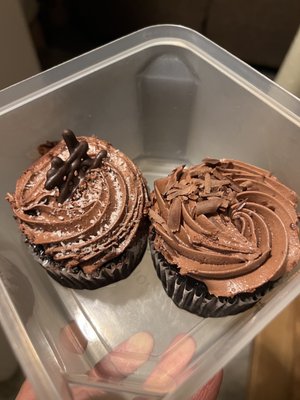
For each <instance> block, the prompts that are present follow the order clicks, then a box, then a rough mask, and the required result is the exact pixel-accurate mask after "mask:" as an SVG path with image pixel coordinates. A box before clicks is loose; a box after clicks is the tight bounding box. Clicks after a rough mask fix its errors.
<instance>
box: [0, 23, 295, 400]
mask: <svg viewBox="0 0 300 400" xmlns="http://www.w3.org/2000/svg"><path fill="white" fill-rule="evenodd" d="M299 116H300V102H299V100H298V99H297V98H295V97H293V96H292V95H291V94H289V93H287V92H286V91H284V90H283V89H281V88H280V87H279V86H277V85H276V84H274V83H273V82H272V81H270V80H268V79H267V78H265V77H264V76H262V75H260V74H259V73H257V72H256V71H254V70H253V69H252V68H250V67H249V66H247V65H246V64H244V63H243V62H241V61H239V60H238V59H237V58H235V57H233V56H232V55H230V54H229V53H227V52H226V51H224V50H223V49H221V48H220V47H218V46H216V45H215V44H213V43H212V42H210V41H209V40H207V39H206V38H204V37H203V36H201V35H200V34H198V33H196V32H194V31H192V30H189V29H186V28H183V27H178V26H169V25H165V26H155V27H150V28H147V29H143V30H141V31H138V32H136V33H133V34H132V35H129V36H127V37H124V38H122V39H120V40H117V41H115V42H113V43H111V44H108V45H106V46H103V47H101V48H99V49H96V50H94V51H92V52H89V53H87V54H85V55H83V56H80V57H78V58H76V59H74V60H71V61H69V62H67V63H65V64H62V65H60V66H58V67H56V68H53V69H51V70H49V71H46V72H44V73H41V74H39V75H37V76H35V77H33V78H31V79H28V80H26V81H24V82H21V83H19V84H17V85H15V86H13V87H11V88H8V89H7V90H4V91H2V92H1V93H0V132H1V147H0V176H1V185H0V191H1V195H0V199H1V200H0V201H1V207H0V213H1V214H0V220H1V239H0V254H1V255H0V257H1V258H0V277H1V281H0V307H1V323H2V325H3V327H4V330H5V332H6V334H7V336H8V338H9V340H10V343H11V345H12V347H13V349H14V351H15V353H16V355H17V357H18V359H19V362H20V364H21V365H22V368H23V369H24V372H25V373H26V375H27V376H28V377H29V379H30V380H31V382H32V384H33V385H34V388H35V390H36V392H37V394H38V396H39V398H42V399H44V400H47V399H49V400H50V399H51V400H55V399H60V398H64V399H70V398H71V390H73V389H74V387H75V386H76V387H77V388H78V387H79V388H83V387H87V388H93V389H95V390H99V389H101V390H102V391H104V392H105V393H106V396H108V394H109V393H111V394H114V396H115V397H113V398H114V399H115V398H118V399H119V398H120V399H134V398H141V397H142V398H147V399H165V400H167V399H172V400H175V399H183V398H188V396H190V395H192V394H193V393H194V392H195V391H196V390H197V389H198V388H199V387H200V386H201V385H203V384H204V383H205V382H207V380H208V379H209V378H210V377H211V376H212V375H213V374H215V373H216V372H217V371H218V370H220V369H221V368H222V367H223V366H224V365H225V364H226V363H227V362H228V361H229V360H230V359H231V358H232V357H234V355H235V354H236V353H237V352H238V351H239V350H241V349H242V347H243V346H245V345H246V344H247V343H248V342H249V341H250V340H251V339H253V338H254V336H255V335H256V334H257V333H258V332H259V331H260V330H261V329H262V328H263V327H264V326H265V325H266V324H267V323H268V322H269V321H271V320H272V319H273V318H274V317H275V316H276V315H277V314H278V313H279V312H280V311H281V310H282V309H283V308H284V307H285V306H286V305H287V304H288V303H289V302H290V301H292V300H293V299H294V298H295V297H296V296H297V295H298V294H299V292H300V275H299V271H298V270H296V271H294V273H292V274H291V275H289V276H287V277H285V278H284V279H282V280H281V281H280V282H279V283H278V284H277V285H276V287H275V288H274V289H273V290H272V291H271V292H270V293H269V294H267V295H266V296H265V297H264V298H263V300H261V301H260V302H259V303H258V304H257V306H255V307H254V308H252V309H250V310H248V311H247V312H244V313H242V314H238V315H236V316H231V317H225V318H220V319H211V318H207V319H203V318H200V317H197V316H195V315H192V314H190V313H188V312H186V311H184V310H180V309H178V308H177V307H176V306H175V305H174V304H173V303H172V301H171V299H169V297H168V296H167V295H166V294H165V292H164V290H163V288H162V286H161V283H160V281H159V279H158V278H157V276H156V274H155V271H154V268H153V266H152V262H151V259H150V255H149V252H148V251H147V253H146V255H145V257H144V259H143V261H142V263H141V264H140V265H139V266H138V267H137V269H136V270H135V271H134V272H133V273H132V275H131V276H130V277H129V278H127V279H126V280H124V281H121V282H118V283H116V284H114V285H111V286H108V287H105V288H102V289H98V290H94V291H87V290H84V291H76V290H70V289H66V288H63V287H62V286H60V285H58V284H57V283H56V282H54V281H53V280H51V279H50V278H49V277H48V275H47V274H46V273H45V272H44V271H43V269H42V268H41V267H40V266H38V265H37V264H36V262H35V261H33V259H32V257H31V255H30V254H29V253H28V251H27V249H26V246H25V245H24V244H23V243H22V239H21V237H20V233H19V231H18V228H17V225H16V223H15V221H14V220H13V218H12V214H11V210H10V207H9V205H8V203H7V202H6V201H5V200H4V196H5V194H6V192H8V191H13V190H14V186H15V182H16V179H17V178H18V177H19V175H20V174H21V172H22V171H23V170H24V169H25V168H26V167H27V166H28V165H30V164H31V162H32V161H33V160H34V159H35V158H36V157H37V151H36V148H37V146H38V145H39V144H41V143H43V142H45V141H46V140H55V139H59V138H60V135H61V132H62V130H63V129H64V128H70V129H73V130H74V131H75V133H77V134H81V135H92V134H96V135H98V136H100V137H102V138H103V139H106V140H109V141H110V142H111V143H113V145H114V146H115V147H118V148H120V149H121V150H122V151H124V152H125V153H127V154H128V155H129V156H130V157H131V158H132V159H134V160H135V162H136V163H137V164H138V165H139V166H140V168H141V169H142V171H143V172H144V174H145V176H146V178H147V179H148V183H149V186H150V187H151V186H152V182H153V179H155V178H157V177H159V176H162V175H165V174H166V173H169V172H170V170H171V169H172V168H173V167H175V166H177V165H178V164H180V163H186V164H188V165H189V164H193V163H197V162H199V161H200V160H201V159H202V158H203V157H205V156H212V157H226V158H237V159H240V160H243V161H245V162H250V163H253V164H256V165H258V166H260V167H263V168H266V169H268V170H271V171H272V172H273V173H274V174H275V175H276V176H278V177H279V178H280V179H281V180H282V181H283V182H285V183H286V184H287V185H288V186H290V187H292V188H293V189H294V190H296V192H298V193H300V179H299V170H300V158H299V153H300V129H299V127H300V118H299ZM68 324H69V325H68ZM66 325H67V326H68V327H69V328H65V327H66ZM72 327H73V328H74V327H75V329H73V339H74V340H75V342H74V340H73V342H72V343H73V345H72V344H70V332H72ZM79 331H80V333H79ZM138 332H144V333H142V334H138V335H137V336H136V334H137V333H138ZM64 335H65V336H64ZM68 335H69V336H68ZM132 335H135V336H133V337H134V338H135V339H134V340H136V342H134V345H133V346H132V345H131V346H130V345H128V342H126V343H127V345H128V346H127V350H126V348H125V345H123V346H121V347H119V348H117V351H115V352H114V353H113V354H114V356H115V357H118V356H119V357H121V358H123V361H122V362H123V364H122V363H121V364H122V365H123V370H122V371H123V372H122V374H123V375H122V378H123V379H115V380H114V379H107V377H105V376H102V378H101V379H99V377H98V378H97V377H93V374H92V373H88V372H87V371H89V370H91V369H92V368H93V367H94V366H95V364H97V363H98V362H99V360H101V359H102V358H103V357H105V355H107V354H108V353H109V352H111V351H112V349H114V348H116V346H118V344H119V343H121V342H123V341H126V340H128V338H130V337H131V336H132ZM177 335H180V336H177ZM174 337H177V340H176V343H175V344H174V343H173V345H172V346H171V347H169V346H170V343H171V342H172V340H173V339H174ZM150 339H151V340H153V348H152V349H151V351H150V350H149V351H148V353H149V354H148V353H147V354H146V356H145V357H144V355H142V356H141V354H140V350H141V348H142V347H143V346H144V345H145V346H150V347H151V343H150V342H151V340H150ZM189 340H190V341H189ZM74 343H75V344H74ZM185 345H186V347H185ZM72 346H73V347H72ZM139 346H140V347H139ZM193 346H194V347H193ZM150 347H149V348H150ZM167 348H169V350H168V353H167V356H166V354H164V352H165V351H166V349H167ZM125 350H126V351H125ZM180 352H181V353H180ZM182 352H183V353H184V354H183V353H182ZM189 352H190V353H189ZM187 354H190V358H191V359H190V361H189V362H188V364H187V365H185V364H184V362H187V361H188V360H187V359H188V358H189V357H188V356H187ZM147 355H148V356H149V357H147ZM143 357H144V358H143ZM166 357H167V360H168V362H169V363H170V362H171V363H173V364H174V369H173V372H172V371H171V372H170V371H169V372H168V373H167V377H166V371H164V364H163V361H162V359H163V360H166ZM184 357H186V359H185V358H184ZM106 360H107V358H106ZM180 362H182V363H183V364H182V365H184V368H183V370H182V371H181V372H179V371H180V365H179V364H180ZM158 364H159V368H160V369H161V376H162V378H161V379H162V381H163V382H164V383H166V382H167V381H168V383H170V385H169V384H168V385H166V386H165V387H163V385H162V386H159V385H158V386H157V387H151V385H150V386H149V379H148V381H147V377H148V376H149V374H151V371H153V369H154V368H155V366H157V365H158ZM132 365H135V366H137V365H139V368H137V369H136V370H135V371H134V372H133V371H132ZM178 365H179V366H178ZM124 366H125V367H124ZM126 366H127V367H128V368H129V370H130V371H131V372H133V373H131V374H127V373H126V368H127V367H126ZM176 366H178V368H177V367H176ZM124 368H125V369H124ZM128 368H127V370H128ZM176 368H177V370H176ZM124 371H125V372H124ZM119 372H120V371H119ZM127 372H128V371H127ZM164 374H165V375H164ZM104 375H105V374H104ZM117 375H118V374H117ZM127 375H128V376H127ZM164 379H165V380H164ZM145 381H146V382H148V384H145ZM105 398H108V397H105Z"/></svg>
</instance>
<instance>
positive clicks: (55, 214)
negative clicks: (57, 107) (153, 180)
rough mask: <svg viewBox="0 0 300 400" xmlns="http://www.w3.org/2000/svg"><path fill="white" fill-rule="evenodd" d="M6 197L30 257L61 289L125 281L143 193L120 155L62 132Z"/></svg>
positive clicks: (132, 262) (139, 248)
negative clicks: (56, 142) (13, 190)
mask: <svg viewBox="0 0 300 400" xmlns="http://www.w3.org/2000/svg"><path fill="white" fill-rule="evenodd" d="M63 139H64V140H62V141H61V142H59V143H58V144H57V145H56V146H55V147H53V148H52V149H51V150H50V151H49V152H47V153H46V154H45V155H44V156H42V157H41V158H40V159H38V160H37V161H36V162H35V163H34V164H33V165H32V166H31V167H30V168H28V169H27V170H26V171H25V172H24V174H23V175H22V176H21V178H20V179H19V180H18V181H17V184H16V191H15V193H14V194H13V195H11V194H8V195H7V199H8V201H9V202H10V204H11V207H12V209H13V212H14V216H15V218H16V220H17V221H18V223H19V227H20V230H21V231H22V233H23V234H24V236H25V240H26V242H27V243H28V245H29V246H30V248H31V249H32V251H33V253H34V255H35V256H36V258H37V259H38V261H39V262H40V263H41V264H42V266H43V267H44V268H45V269H46V271H47V272H48V274H49V275H50V276H51V277H52V278H54V279H56V280H57V281H58V282H59V283H61V284H62V285H64V286H67V287H71V288H76V289H95V288H98V287H101V286H105V285H108V284H110V283H113V282H116V281H118V280H120V279H124V278H126V277H127V276H128V275H129V274H130V273H131V272H132V271H133V270H134V268H135V267H136V266H137V265H138V263H139V262H140V260H141V259H142V256H143V254H144V252H145V249H146V245H147V234H148V217H147V213H148V206H149V200H148V192H147V187H146V183H145V180H144V178H143V176H142V174H141V172H140V171H139V170H138V168H137V167H136V166H135V165H134V163H133V162H132V161H131V160H129V159H128V157H126V156H125V155H124V154H123V153H122V152H120V151H119V150H117V149H115V148H114V147H112V146H111V145H110V144H109V143H107V142H105V141H103V140H100V139H98V138H96V137H78V138H77V139H76V137H75V135H74V134H73V132H72V131H69V130H66V131H64V133H63Z"/></svg>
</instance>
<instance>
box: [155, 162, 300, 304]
mask: <svg viewBox="0 0 300 400" xmlns="http://www.w3.org/2000/svg"><path fill="white" fill-rule="evenodd" d="M151 197H152V207H151V210H150V212H149V215H150V219H151V222H152V225H153V227H154V231H155V234H156V235H155V240H154V247H155V249H156V250H157V251H159V252H160V253H162V255H163V256H164V257H165V259H166V260H167V261H168V262H169V263H170V264H174V265H176V266H178V268H179V271H180V274H182V275H189V276H191V277H193V278H195V279H196V280H199V281H201V282H204V283H205V284H206V286H207V288H208V291H209V292H210V293H211V294H213V295H215V296H225V297H232V296H234V295H236V294H238V293H244V292H247V293H249V292H253V291H255V289H256V288H257V287H259V286H261V285H263V284H264V283H265V282H267V281H273V280H276V279H278V278H279V277H280V276H281V275H282V274H283V273H284V272H285V271H290V270H291V269H292V268H294V267H295V266H296V264H297V263H298V261H299V259H300V245H299V230H298V227H297V222H298V217H297V214H296V211H295V208H296V202H297V196H296V193H295V192H293V191H292V190H290V189H289V188H287V187H286V186H284V185H283V184H282V183H280V182H279V181H278V180H277V179H276V178H275V177H274V176H272V175H271V173H270V172H268V171H266V170H263V169H261V168H258V167H255V166H252V165H250V164H246V163H243V162H240V161H235V160H225V159H223V160H215V159H205V160H203V163H202V164H200V165H196V166H193V167H191V168H187V169H185V168H184V166H179V167H178V168H176V169H175V170H174V171H173V172H172V173H171V174H170V175H169V176H168V177H166V178H162V179H159V180H157V181H155V183H154V191H153V192H152V195H151Z"/></svg>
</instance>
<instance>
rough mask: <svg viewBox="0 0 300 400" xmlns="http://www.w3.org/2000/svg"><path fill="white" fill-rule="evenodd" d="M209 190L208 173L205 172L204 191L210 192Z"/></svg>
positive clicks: (209, 180)
mask: <svg viewBox="0 0 300 400" xmlns="http://www.w3.org/2000/svg"><path fill="white" fill-rule="evenodd" d="M210 191H211V179H210V173H209V172H206V173H205V175H204V193H210Z"/></svg>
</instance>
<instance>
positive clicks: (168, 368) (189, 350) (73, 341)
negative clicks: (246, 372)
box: [16, 321, 222, 400]
mask: <svg viewBox="0 0 300 400" xmlns="http://www.w3.org/2000/svg"><path fill="white" fill-rule="evenodd" d="M61 343H62V344H63V346H64V347H65V348H66V349H68V351H70V352H73V353H78V354H82V353H83V352H84V351H85V348H86V346H87V342H86V341H85V339H84V337H83V335H82V334H81V332H80V330H79V328H78V326H77V325H76V323H74V321H73V322H71V323H70V324H69V325H67V327H65V328H64V329H63V330H62V333H61ZM153 345H154V341H153V337H152V336H151V335H150V334H149V333H148V332H138V333H136V334H134V335H132V336H131V337H130V338H129V339H127V340H125V341H124V342H122V343H121V344H119V345H118V346H117V347H116V348H115V349H113V350H112V351H111V352H110V353H108V354H107V355H106V356H105V357H103V358H102V359H101V360H100V361H99V362H98V363H97V364H96V365H95V366H94V368H92V369H91V370H90V371H88V372H87V375H88V376H89V377H90V379H91V380H93V381H95V380H96V381H103V380H106V381H110V382H116V383H117V382H120V381H121V380H123V379H125V378H126V377H127V376H129V375H130V374H132V373H133V372H135V371H136V370H137V369H138V368H140V367H141V366H142V365H143V364H144V363H145V362H146V361H147V360H148V358H149V356H150V354H151V352H152V349H153ZM195 350H196V346H195V342H194V339H193V338H192V337H191V336H187V335H185V334H182V335H178V336H176V337H175V338H174V340H173V341H172V342H171V343H170V345H169V346H168V348H167V349H166V350H165V351H164V353H163V354H162V356H161V357H160V361H159V362H158V364H157V365H156V366H155V367H154V369H153V371H152V372H151V373H150V374H149V376H148V377H147V378H146V380H145V382H144V384H143V388H144V389H145V390H148V391H155V392H162V393H166V392H170V391H171V390H174V389H175V388H176V386H178V385H179V384H180V383H181V382H182V381H183V380H184V379H185V378H186V377H187V376H188V374H189V369H188V364H189V362H190V360H191V358H192V356H193V355H194V352H195ZM221 382H222V371H221V372H219V373H218V374H217V375H215V376H214V377H213V378H212V379H211V380H210V381H209V382H208V383H206V385H204V386H203V387H202V388H201V389H200V390H199V391H198V392H197V393H196V394H195V395H194V396H193V397H192V399H191V400H215V399H216V398H217V395H218V392H219V389H220V386H221ZM71 392H72V396H71V397H72V398H73V399H74V400H96V399H99V400H101V399H103V400H106V399H111V400H118V399H119V397H118V396H117V395H111V396H108V394H107V393H104V391H103V390H101V389H98V388H94V387H90V386H83V385H82V386H75V387H72V389H71ZM16 400H37V397H36V396H35V394H34V391H33V388H32V386H31V385H30V383H29V382H28V381H27V380H26V381H25V382H24V384H23V385H22V387H21V389H20V392H19V394H18V396H17V398H16ZM134 400H147V399H146V398H145V397H136V398H135V399H134Z"/></svg>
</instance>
